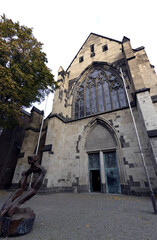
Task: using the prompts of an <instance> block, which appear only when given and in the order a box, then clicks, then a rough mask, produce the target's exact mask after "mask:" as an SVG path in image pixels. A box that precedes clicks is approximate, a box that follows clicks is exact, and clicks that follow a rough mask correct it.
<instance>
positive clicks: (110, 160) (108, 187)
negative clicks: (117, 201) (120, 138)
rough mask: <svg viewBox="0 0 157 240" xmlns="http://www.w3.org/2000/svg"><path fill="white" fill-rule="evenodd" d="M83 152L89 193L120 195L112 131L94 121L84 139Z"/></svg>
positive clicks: (115, 147) (114, 140)
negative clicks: (87, 173)
mask: <svg viewBox="0 0 157 240" xmlns="http://www.w3.org/2000/svg"><path fill="white" fill-rule="evenodd" d="M85 150H86V152H87V154H88V172H89V190H90V192H106V193H121V186H120V176H119V169H118V163H117V142H116V139H115V136H114V132H113V131H112V129H109V128H108V126H107V125H106V124H105V123H103V122H102V121H96V122H95V124H94V125H93V126H92V127H91V129H90V131H89V133H88V135H87V137H86V142H85Z"/></svg>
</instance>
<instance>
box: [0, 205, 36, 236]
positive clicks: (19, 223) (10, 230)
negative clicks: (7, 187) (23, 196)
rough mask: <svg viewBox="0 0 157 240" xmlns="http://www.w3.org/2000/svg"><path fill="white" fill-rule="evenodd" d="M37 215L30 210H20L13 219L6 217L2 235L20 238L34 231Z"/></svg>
mask: <svg viewBox="0 0 157 240" xmlns="http://www.w3.org/2000/svg"><path fill="white" fill-rule="evenodd" d="M34 219H35V214H34V213H33V211H32V210H31V209H30V208H19V209H18V210H17V211H16V212H15V213H14V214H13V216H12V217H11V218H9V217H4V218H3V223H2V229H1V234H2V236H3V237H6V236H10V237H13V236H20V235H24V234H27V233H29V232H31V231H32V228H33V223H34Z"/></svg>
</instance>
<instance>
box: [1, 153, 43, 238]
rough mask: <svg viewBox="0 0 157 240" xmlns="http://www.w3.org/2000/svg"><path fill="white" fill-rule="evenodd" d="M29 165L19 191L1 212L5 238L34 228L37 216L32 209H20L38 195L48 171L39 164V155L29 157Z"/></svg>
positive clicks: (10, 198)
mask: <svg viewBox="0 0 157 240" xmlns="http://www.w3.org/2000/svg"><path fill="white" fill-rule="evenodd" d="M28 163H29V164H30V165H31V166H30V168H29V169H28V170H27V171H25V172H23V173H22V178H21V180H20V181H19V183H18V189H17V190H16V191H15V192H14V193H13V194H12V195H11V196H10V197H9V199H8V200H7V201H6V203H5V204H4V205H3V207H2V209H1V211H0V234H1V236H3V237H7V236H19V235H23V234H26V233H28V232H30V231H31V230H32V228H33V223H34V219H35V214H34V213H33V211H32V210H31V209H30V208H20V205H21V204H23V203H24V202H26V201H28V200H29V199H30V198H32V197H33V196H34V195H35V194H36V193H37V191H38V189H39V188H40V187H41V185H42V182H43V179H44V176H45V174H46V170H45V168H43V167H42V166H41V165H40V164H39V160H38V156H37V155H32V156H29V157H28ZM32 173H33V174H34V176H35V177H34V180H33V182H32V183H31V186H30V187H29V188H28V189H27V190H26V185H27V179H28V177H29V176H30V175H31V174H32ZM25 190H26V191H25Z"/></svg>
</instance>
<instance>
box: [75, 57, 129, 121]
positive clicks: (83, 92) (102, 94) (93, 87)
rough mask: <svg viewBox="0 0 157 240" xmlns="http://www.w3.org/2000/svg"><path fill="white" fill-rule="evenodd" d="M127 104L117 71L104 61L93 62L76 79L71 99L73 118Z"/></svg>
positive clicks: (111, 109) (122, 106)
mask: <svg viewBox="0 0 157 240" xmlns="http://www.w3.org/2000/svg"><path fill="white" fill-rule="evenodd" d="M126 106H127V100H126V96H125V91H124V88H123V81H122V79H121V77H120V74H119V72H118V71H117V70H116V69H114V68H113V67H111V66H109V65H108V64H106V63H104V64H103V63H98V62H97V63H93V64H92V65H90V66H89V67H88V68H87V69H85V70H84V71H83V73H82V74H81V75H80V77H79V79H78V80H77V84H76V86H75V92H74V99H73V118H74V119H78V118H82V117H86V116H89V115H93V114H97V113H102V112H109V111H113V110H117V109H121V108H124V107H126Z"/></svg>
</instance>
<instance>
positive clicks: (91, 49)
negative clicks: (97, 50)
mask: <svg viewBox="0 0 157 240" xmlns="http://www.w3.org/2000/svg"><path fill="white" fill-rule="evenodd" d="M90 51H91V52H94V44H92V45H91V46H90Z"/></svg>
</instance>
